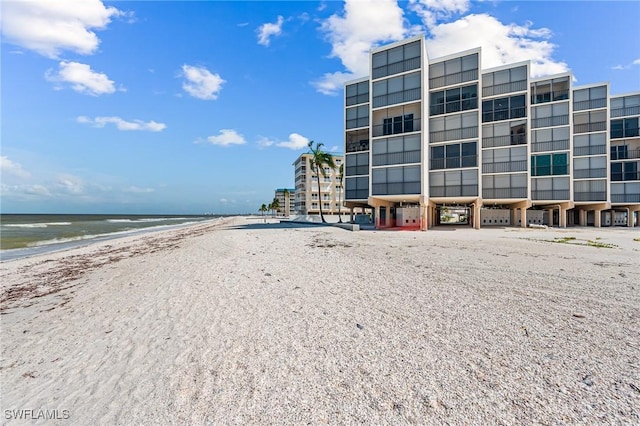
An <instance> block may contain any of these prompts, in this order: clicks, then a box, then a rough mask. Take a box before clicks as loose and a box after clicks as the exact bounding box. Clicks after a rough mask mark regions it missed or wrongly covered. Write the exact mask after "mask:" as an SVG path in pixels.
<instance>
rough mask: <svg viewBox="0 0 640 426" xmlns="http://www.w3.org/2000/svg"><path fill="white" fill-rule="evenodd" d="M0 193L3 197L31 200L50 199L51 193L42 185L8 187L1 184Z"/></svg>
mask: <svg viewBox="0 0 640 426" xmlns="http://www.w3.org/2000/svg"><path fill="white" fill-rule="evenodd" d="M0 193H2V195H3V196H4V197H11V198H17V199H32V198H33V197H34V196H35V197H50V196H51V195H52V194H51V192H50V191H49V190H48V189H47V188H46V187H44V186H42V185H37V184H36V185H30V184H23V185H8V184H5V183H2V184H1V185H0Z"/></svg>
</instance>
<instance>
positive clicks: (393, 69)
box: [371, 56, 420, 79]
mask: <svg viewBox="0 0 640 426" xmlns="http://www.w3.org/2000/svg"><path fill="white" fill-rule="evenodd" d="M418 68H420V57H419V56H418V57H416V58H409V59H405V60H403V61H400V62H394V63H392V64H387V65H383V66H381V67H376V68H374V69H373V70H372V73H371V74H372V77H373V78H374V79H376V78H382V77H386V76H388V75H393V74H398V73H401V72H405V71H411V70H415V69H418Z"/></svg>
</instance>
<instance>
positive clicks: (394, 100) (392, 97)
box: [373, 87, 422, 108]
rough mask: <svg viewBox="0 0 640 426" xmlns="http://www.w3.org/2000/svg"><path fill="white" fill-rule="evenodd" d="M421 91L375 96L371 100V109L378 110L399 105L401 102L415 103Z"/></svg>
mask: <svg viewBox="0 0 640 426" xmlns="http://www.w3.org/2000/svg"><path fill="white" fill-rule="evenodd" d="M421 92H422V89H421V88H419V87H417V88H415V89H409V90H404V91H402V92H395V93H389V94H386V95H380V96H375V97H374V98H373V108H379V107H383V106H387V105H394V104H400V103H403V102H411V101H417V100H419V99H420V97H421V94H422V93H421Z"/></svg>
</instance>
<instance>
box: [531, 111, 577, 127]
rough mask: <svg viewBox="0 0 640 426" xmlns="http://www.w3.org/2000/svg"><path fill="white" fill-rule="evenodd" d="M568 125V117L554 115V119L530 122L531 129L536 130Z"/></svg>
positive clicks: (546, 118) (536, 119)
mask: <svg viewBox="0 0 640 426" xmlns="http://www.w3.org/2000/svg"><path fill="white" fill-rule="evenodd" d="M567 124H569V115H568V114H567V115H556V116H554V117H544V118H534V119H532V120H531V127H532V128H534V129H537V128H539V127H554V126H565V125H567Z"/></svg>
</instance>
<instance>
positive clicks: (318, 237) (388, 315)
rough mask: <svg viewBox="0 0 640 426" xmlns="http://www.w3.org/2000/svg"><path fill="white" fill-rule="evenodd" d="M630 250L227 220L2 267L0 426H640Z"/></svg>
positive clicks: (580, 236) (614, 239)
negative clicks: (52, 425) (25, 425)
mask: <svg viewBox="0 0 640 426" xmlns="http://www.w3.org/2000/svg"><path fill="white" fill-rule="evenodd" d="M637 239H640V232H638V230H637V228H636V229H635V230H634V229H627V228H608V229H594V228H589V229H587V228H569V229H520V228H504V229H482V230H472V229H469V228H458V229H456V228H442V229H435V230H430V231H427V232H405V231H360V232H349V231H346V230H343V229H339V228H336V227H319V226H304V225H295V224H278V223H276V222H275V221H272V223H266V224H265V223H263V221H262V219H259V218H245V217H234V218H225V219H221V220H218V221H216V222H207V223H201V224H196V225H192V226H189V227H186V228H182V229H175V230H170V231H164V232H157V233H153V234H146V235H142V236H135V237H127V238H122V239H118V240H112V241H107V242H103V243H98V244H94V245H91V246H88V247H83V248H77V249H73V250H68V251H65V252H59V253H54V254H47V255H43V256H37V257H32V258H28V259H21V260H15V261H9V262H3V263H2V264H0V274H1V275H0V279H1V284H0V288H1V291H2V293H1V296H0V310H1V311H0V313H1V314H2V315H1V316H0V320H1V341H2V353H1V359H0V383H1V386H2V387H1V389H0V394H1V395H2V396H1V398H2V401H1V408H2V424H23V423H25V422H24V421H23V420H22V421H21V420H16V419H15V417H19V416H18V414H20V413H21V411H20V410H23V411H22V415H23V416H24V415H26V413H25V412H24V410H32V413H31V414H29V416H30V417H27V419H29V420H28V422H29V423H31V422H32V419H33V418H37V416H39V415H41V414H49V415H51V414H52V413H53V414H56V415H57V416H58V418H60V419H59V420H55V421H54V423H55V424H82V425H86V424H101V425H114V424H163V425H164V424H193V425H199V424H241V425H246V424H260V425H262V424H393V425H400V424H454V425H457V424H474V425H475V424H478V425H480V424H482V425H485V424H639V423H640V332H639V324H640V241H638V240H637ZM49 422H51V421H50V420H49V421H45V420H43V419H42V418H40V420H37V421H36V423H43V424H44V423H49Z"/></svg>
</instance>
